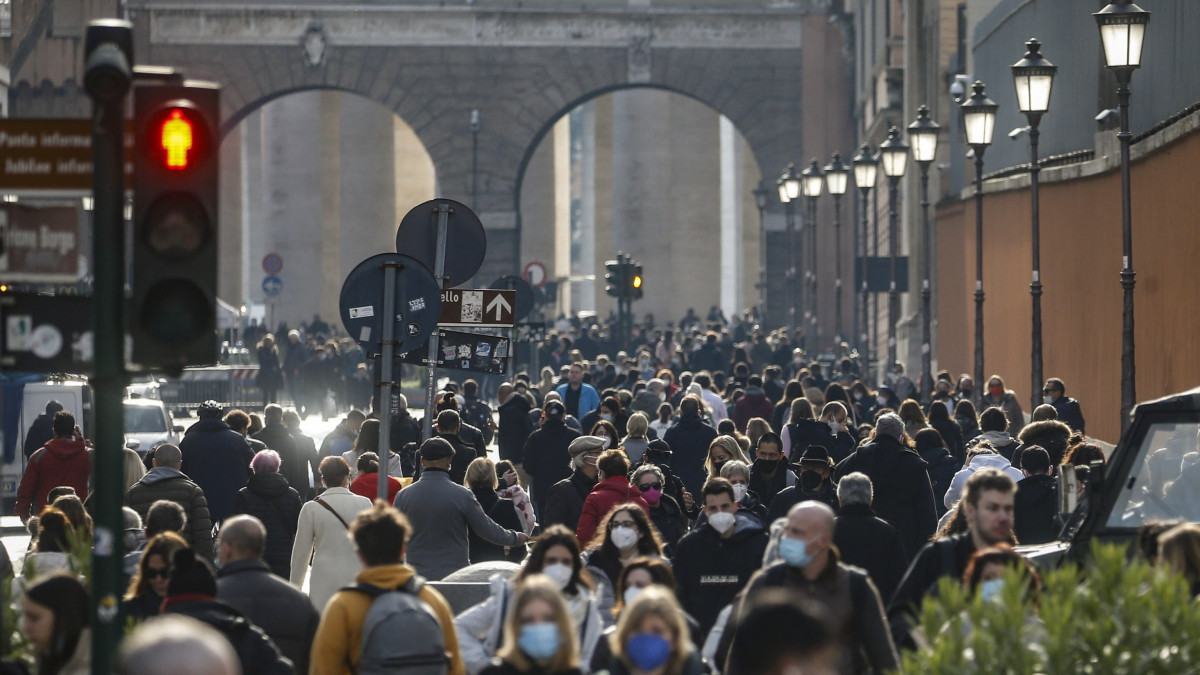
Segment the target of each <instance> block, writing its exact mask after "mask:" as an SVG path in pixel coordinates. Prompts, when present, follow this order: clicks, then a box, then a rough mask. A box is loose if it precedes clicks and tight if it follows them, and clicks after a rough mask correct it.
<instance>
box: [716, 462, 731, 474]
mask: <svg viewBox="0 0 1200 675" xmlns="http://www.w3.org/2000/svg"><path fill="white" fill-rule="evenodd" d="M728 461H729V460H727V459H723V460H721V461H719V462H713V475H714V476H720V475H721V467H723V466H725V463H726V462H728Z"/></svg>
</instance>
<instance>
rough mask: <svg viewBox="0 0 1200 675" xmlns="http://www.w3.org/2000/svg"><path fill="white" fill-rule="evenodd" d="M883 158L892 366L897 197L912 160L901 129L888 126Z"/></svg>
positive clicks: (893, 358) (896, 303)
mask: <svg viewBox="0 0 1200 675" xmlns="http://www.w3.org/2000/svg"><path fill="white" fill-rule="evenodd" d="M879 154H880V155H881V156H882V158H883V174H884V175H885V176H887V179H888V256H889V257H890V258H891V281H890V283H889V284H888V362H887V368H889V369H891V368H893V367H894V366H895V364H896V360H897V359H896V322H897V321H898V320H899V318H900V294H899V292H898V290H897V289H896V258H897V256H899V255H900V231H899V225H898V219H897V215H898V214H897V211H896V200H897V193H898V192H899V186H900V179H901V178H903V177H904V170H905V168H906V165H907V163H908V145H906V144H905V143H904V141H903V140H901V139H900V130H899V129H897V128H896V127H892V128H891V129H888V137H887V140H886V141H884V142H883V144H882V145H880V146H879Z"/></svg>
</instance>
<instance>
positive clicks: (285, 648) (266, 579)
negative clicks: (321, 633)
mask: <svg viewBox="0 0 1200 675" xmlns="http://www.w3.org/2000/svg"><path fill="white" fill-rule="evenodd" d="M266 536H267V530H266V528H265V527H263V524H262V522H261V521H259V520H258V518H255V517H254V516H233V517H232V518H230V519H228V520H226V521H225V524H224V525H223V526H222V527H221V533H220V534H219V535H218V536H217V559H218V560H219V561H220V563H221V569H220V571H218V572H217V599H218V600H220V601H222V602H226V603H229V604H230V605H232V606H233V607H234V609H237V610H238V611H239V612H241V613H242V616H244V617H245V618H246V619H247V620H248V621H250V622H251V623H253V624H254V625H256V626H258V627H259V628H261V629H262V630H263V632H264V633H266V634H267V636H268V637H270V638H271V639H272V640H274V642H275V646H277V647H279V651H281V652H283V655H284V656H286V657H287V658H289V659H291V660H292V663H294V664H295V665H296V672H297V673H307V672H308V653H309V650H310V649H311V648H312V642H313V636H315V635H316V634H317V624H318V623H320V621H321V615H320V614H319V613H318V612H317V610H316V608H315V607H313V604H312V601H311V600H309V599H308V596H307V595H305V594H304V592H303V591H301V590H300V589H298V588H296V587H295V586H292V585H291V584H289V583H288V582H287V580H285V579H282V578H280V577H277V576H275V575H274V574H271V570H270V569H269V568H268V567H267V564H266V563H265V562H263V560H262V554H263V547H264V544H265V541H266Z"/></svg>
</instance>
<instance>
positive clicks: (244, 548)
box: [217, 515, 267, 565]
mask: <svg viewBox="0 0 1200 675" xmlns="http://www.w3.org/2000/svg"><path fill="white" fill-rule="evenodd" d="M266 539H267V528H265V527H263V524H262V521H261V520H259V519H258V518H255V517H254V516H245V515H243V516H233V517H232V518H227V519H225V522H224V523H222V524H221V531H220V533H219V534H217V555H218V557H219V559H220V561H221V564H222V565H226V564H228V563H231V562H233V561H235V560H253V559H256V558H260V557H262V554H263V546H264V543H265V542H266Z"/></svg>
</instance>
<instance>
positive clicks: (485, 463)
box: [463, 457, 525, 563]
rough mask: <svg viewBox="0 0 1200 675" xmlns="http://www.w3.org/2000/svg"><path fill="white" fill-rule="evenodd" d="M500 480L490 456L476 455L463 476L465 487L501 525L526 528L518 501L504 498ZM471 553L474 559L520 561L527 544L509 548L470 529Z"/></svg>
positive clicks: (494, 520) (471, 557) (507, 527)
mask: <svg viewBox="0 0 1200 675" xmlns="http://www.w3.org/2000/svg"><path fill="white" fill-rule="evenodd" d="M499 485H500V480H499V478H498V477H497V476H496V464H495V463H494V462H492V460H490V459H488V458H487V457H477V458H475V459H473V460H471V463H470V464H468V465H467V475H466V477H465V478H463V487H465V488H467V489H468V490H470V491H471V494H474V495H475V500H476V501H478V502H479V505H480V506H481V507H483V512H484V513H486V514H487V515H488V518H491V519H492V521H493V522H495V523H496V524H497V525H499V526H500V527H503V528H504V529H506V530H516V531H518V532H524V531H525V530H524V527H523V526H522V523H521V517H520V515H518V514H517V507H516V504H514V503H513V500H511V499H504V498H503V497H501V496H500V495H499V494H498V493H497V492H496V488H497V487H499ZM467 550H468V556H469V557H470V560H471V562H472V563H478V562H483V561H485V560H507V561H509V562H515V563H519V562H521V561H522V560H524V559H525V547H524V546H513V547H510V548H506V547H504V546H499V545H497V544H493V543H491V542H490V541H487V540H486V539H484V538H483V537H481V536H479V535H478V534H476V533H475V531H474V530H470V531H469V532H468V533H467Z"/></svg>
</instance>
